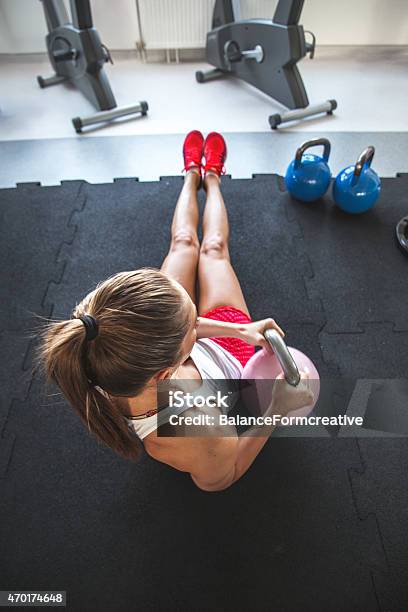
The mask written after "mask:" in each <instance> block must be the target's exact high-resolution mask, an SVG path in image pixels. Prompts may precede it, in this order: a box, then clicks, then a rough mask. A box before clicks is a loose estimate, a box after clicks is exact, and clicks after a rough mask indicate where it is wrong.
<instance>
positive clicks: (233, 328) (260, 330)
mask: <svg viewBox="0 0 408 612" xmlns="http://www.w3.org/2000/svg"><path fill="white" fill-rule="evenodd" d="M267 329H276V331H277V332H278V333H279V334H280V335H281V336H282V337H284V335H285V333H284V332H283V330H282V329H281V328H280V327H279V325H278V324H277V323H276V321H275V320H274V319H262V320H261V321H254V322H253V323H228V322H226V321H215V320H213V319H206V318H205V317H199V320H198V325H197V338H198V339H199V338H217V337H218V338H220V337H228V338H240V339H241V340H243V341H244V342H247V343H248V344H253V345H254V346H262V347H263V348H266V349H267V350H272V349H271V348H270V346H269V343H268V342H267V340H266V339H265V337H264V333H265V331H266V330H267Z"/></svg>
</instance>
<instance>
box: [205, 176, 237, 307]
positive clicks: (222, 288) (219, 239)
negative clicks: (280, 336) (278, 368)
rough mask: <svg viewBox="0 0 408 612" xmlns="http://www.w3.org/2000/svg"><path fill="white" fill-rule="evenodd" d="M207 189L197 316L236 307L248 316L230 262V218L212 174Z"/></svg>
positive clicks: (206, 182) (218, 183)
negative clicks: (223, 308) (215, 309)
mask: <svg viewBox="0 0 408 612" xmlns="http://www.w3.org/2000/svg"><path fill="white" fill-rule="evenodd" d="M204 185H205V189H206V192H207V201H206V205H205V209H204V216H203V240H202V243H201V250H200V260H199V263H198V280H199V286H200V301H199V305H198V312H199V314H205V313H206V312H207V311H208V310H211V309H212V308H216V307H217V306H235V308H240V309H241V310H243V311H244V312H246V313H247V314H249V311H248V307H247V305H246V302H245V298H244V295H243V293H242V289H241V285H240V284H239V280H238V278H237V276H236V274H235V272H234V269H233V267H232V265H231V261H230V256H229V251H228V237H229V225H228V215H227V210H226V208H225V204H224V199H223V197H222V194H221V188H220V179H219V178H218V176H216V175H214V174H210V173H209V174H207V176H206V178H205V183H204Z"/></svg>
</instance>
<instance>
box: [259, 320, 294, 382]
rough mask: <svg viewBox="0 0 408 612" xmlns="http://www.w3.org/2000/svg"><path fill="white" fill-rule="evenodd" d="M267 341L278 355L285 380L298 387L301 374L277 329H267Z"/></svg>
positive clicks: (265, 334)
mask: <svg viewBox="0 0 408 612" xmlns="http://www.w3.org/2000/svg"><path fill="white" fill-rule="evenodd" d="M264 336H265V338H266V340H267V341H268V342H269V344H270V345H271V347H272V349H273V352H274V353H275V355H276V358H277V360H278V361H279V364H280V366H281V368H282V370H283V373H284V375H285V380H286V382H287V383H288V384H289V385H292V387H297V386H298V384H299V382H300V374H299V370H298V367H297V365H296V363H295V360H294V359H293V357H292V355H291V354H290V352H289V349H288V347H287V346H286V343H285V342H284V340H283V339H282V336H280V334H278V332H277V331H276V329H267V330H266V331H265V333H264Z"/></svg>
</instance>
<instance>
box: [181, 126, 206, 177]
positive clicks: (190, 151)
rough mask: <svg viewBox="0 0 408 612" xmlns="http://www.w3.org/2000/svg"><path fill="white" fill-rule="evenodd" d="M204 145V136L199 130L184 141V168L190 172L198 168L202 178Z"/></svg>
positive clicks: (191, 133) (188, 135) (189, 134)
mask: <svg viewBox="0 0 408 612" xmlns="http://www.w3.org/2000/svg"><path fill="white" fill-rule="evenodd" d="M203 145H204V136H203V135H202V133H201V132H199V131H198V130H193V131H192V132H189V133H188V134H187V136H186V138H185V140H184V144H183V157H184V168H183V171H184V170H185V171H186V172H187V170H190V168H194V167H196V168H198V171H199V173H200V176H201V163H202V159H203Z"/></svg>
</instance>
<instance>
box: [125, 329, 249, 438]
mask: <svg viewBox="0 0 408 612" xmlns="http://www.w3.org/2000/svg"><path fill="white" fill-rule="evenodd" d="M190 357H191V359H192V360H193V362H194V365H195V366H196V368H197V370H198V371H199V373H200V375H201V378H202V379H203V380H206V381H211V380H220V379H222V380H237V379H239V378H241V375H242V370H243V367H242V365H241V363H240V362H239V361H238V359H236V357H234V356H233V355H232V354H231V353H229V352H228V351H226V350H225V349H224V348H223V347H222V346H220V345H219V344H217V343H216V342H214V341H213V340H210V338H203V339H201V340H197V342H196V343H195V344H194V346H193V349H192V351H191V353H190ZM208 384H211V383H209V382H207V385H208ZM217 389H219V386H217ZM237 399H238V398H237V397H235V399H234V400H233V401H236V400H237ZM230 407H232V406H230ZM184 410H186V408H185V407H184V406H183V407H182V408H181V409H177V408H171V409H170V408H165V409H163V410H160V413H159V415H160V417H158V415H157V414H154V415H153V416H151V417H146V418H144V419H137V420H134V419H126V420H127V421H128V425H129V427H130V428H131V429H133V430H134V431H135V432H136V434H137V435H138V436H139V438H140V439H141V440H143V438H145V437H146V436H148V435H149V434H151V433H152V432H153V431H155V430H156V429H157V426H158V424H163V423H166V422H168V420H169V418H170V415H172V414H180V413H181V412H183V411H184Z"/></svg>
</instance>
